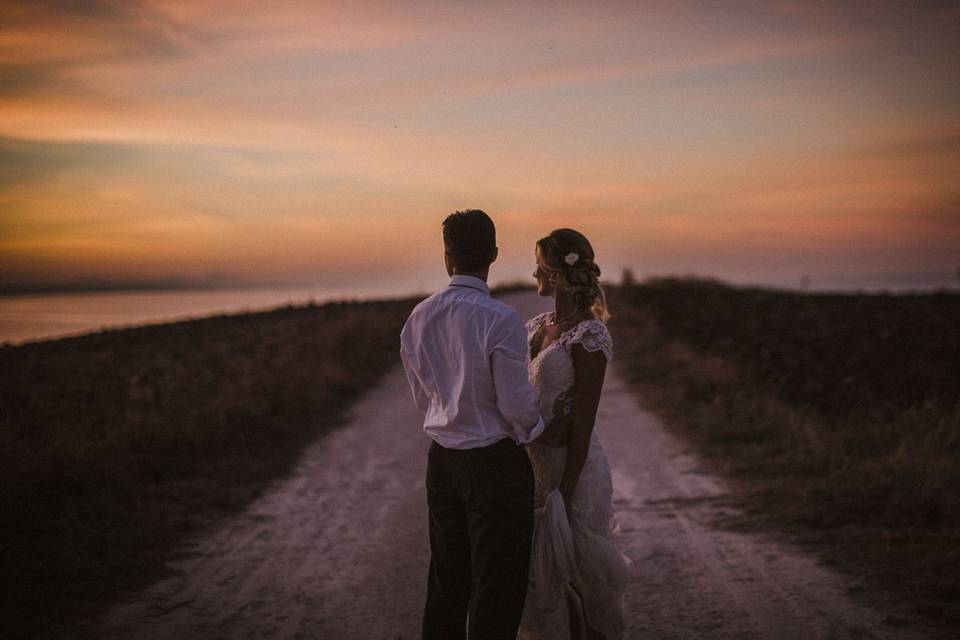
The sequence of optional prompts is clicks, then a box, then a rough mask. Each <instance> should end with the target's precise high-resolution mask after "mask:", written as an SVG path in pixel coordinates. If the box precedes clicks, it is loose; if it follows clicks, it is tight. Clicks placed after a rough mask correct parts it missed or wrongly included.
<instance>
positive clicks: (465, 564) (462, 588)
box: [423, 439, 533, 640]
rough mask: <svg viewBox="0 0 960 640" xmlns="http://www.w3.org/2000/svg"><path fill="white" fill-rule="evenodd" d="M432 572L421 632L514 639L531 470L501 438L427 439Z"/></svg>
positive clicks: (523, 585) (433, 639)
mask: <svg viewBox="0 0 960 640" xmlns="http://www.w3.org/2000/svg"><path fill="white" fill-rule="evenodd" d="M427 503H428V504H429V506H430V550H431V556H430V575H429V578H428V581H427V605H426V607H425V609H424V614H423V639H424V640H463V638H466V637H467V634H466V630H467V629H466V627H467V612H468V610H469V625H470V634H469V638H470V640H515V639H516V637H517V627H518V626H519V625H520V616H521V614H522V613H523V602H524V599H525V598H526V595H527V575H528V571H529V565H530V541H531V536H532V535H533V471H532V470H531V468H530V460H529V459H528V458H527V453H526V451H524V450H523V448H522V447H520V446H517V444H516V443H514V442H513V441H512V440H509V439H505V440H500V441H499V442H496V443H495V444H492V445H490V446H488V447H483V448H480V449H465V450H458V449H445V448H443V447H441V446H440V445H438V444H437V443H433V445H432V446H431V447H430V454H429V457H428V460H427Z"/></svg>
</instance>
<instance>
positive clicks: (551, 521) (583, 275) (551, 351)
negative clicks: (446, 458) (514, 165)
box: [517, 229, 629, 640]
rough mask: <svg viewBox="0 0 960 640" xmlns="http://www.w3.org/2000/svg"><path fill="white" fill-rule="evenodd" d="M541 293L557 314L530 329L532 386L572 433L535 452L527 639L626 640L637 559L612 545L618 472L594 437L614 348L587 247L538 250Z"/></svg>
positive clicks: (547, 241) (563, 234)
mask: <svg viewBox="0 0 960 640" xmlns="http://www.w3.org/2000/svg"><path fill="white" fill-rule="evenodd" d="M536 260H537V270H536V271H535V272H534V274H533V275H534V277H535V278H536V279H537V293H538V294H539V295H541V296H544V297H553V298H554V303H555V310H554V311H551V312H547V313H543V314H540V315H538V316H536V317H535V318H533V319H531V320H530V321H529V322H528V323H527V338H528V342H529V345H530V362H529V376H530V383H531V384H532V385H533V387H534V389H535V390H536V392H537V395H538V400H539V405H540V413H541V415H542V416H543V417H544V420H546V421H547V422H549V421H550V420H551V419H553V418H554V417H557V416H563V415H568V414H572V420H570V421H568V422H569V423H570V424H571V427H570V428H569V432H568V433H567V434H565V435H563V436H561V437H559V438H555V439H554V440H552V441H544V440H543V439H541V440H540V441H537V442H534V443H530V444H528V445H527V453H528V455H529V456H530V461H531V463H532V466H533V470H534V477H535V479H536V488H535V501H536V506H537V510H536V524H535V531H534V539H533V553H532V557H531V570H530V580H529V585H528V592H527V599H526V605H525V608H524V611H523V619H522V621H521V624H520V632H519V634H518V636H517V637H518V639H519V640H566V639H568V638H569V639H571V640H580V639H584V640H600V639H602V640H620V639H621V638H622V637H623V626H624V625H623V591H624V588H625V584H626V574H627V566H628V564H627V563H628V562H629V561H628V560H627V559H626V558H625V557H624V556H623V555H622V554H621V553H620V552H619V550H618V549H617V548H616V547H615V546H614V544H613V541H612V540H611V525H612V524H613V518H612V515H613V514H612V495H613V486H612V483H611V479H610V466H609V464H608V462H607V456H606V453H604V450H603V446H602V445H601V443H600V439H599V437H598V436H597V434H596V432H595V431H594V429H593V425H594V420H595V418H596V414H597V407H598V405H599V402H600V390H601V388H602V386H603V378H604V374H605V372H606V367H607V363H608V362H609V361H610V358H611V356H612V355H613V354H612V350H613V343H612V341H611V339H610V334H609V333H608V332H607V328H606V326H605V322H606V320H607V319H608V318H609V314H608V313H607V309H606V299H605V297H604V294H603V290H602V289H601V288H600V286H599V284H598V283H597V278H598V277H599V275H600V268H599V267H598V266H597V265H596V263H595V262H594V253H593V248H592V247H591V246H590V243H589V242H588V241H587V239H586V238H585V237H584V236H583V235H582V234H580V233H579V232H577V231H574V230H572V229H557V230H556V231H553V232H552V233H550V235H548V236H547V237H545V238H543V239H541V240H539V241H538V242H537V245H536Z"/></svg>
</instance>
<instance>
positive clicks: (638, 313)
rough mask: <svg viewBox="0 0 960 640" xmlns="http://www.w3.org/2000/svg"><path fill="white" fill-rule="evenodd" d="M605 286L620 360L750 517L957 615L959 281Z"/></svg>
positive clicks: (933, 614) (948, 618)
mask: <svg viewBox="0 0 960 640" xmlns="http://www.w3.org/2000/svg"><path fill="white" fill-rule="evenodd" d="M611 293H612V294H613V295H612V296H611V298H612V308H613V310H614V312H615V313H616V314H617V317H616V318H615V319H614V321H613V322H612V323H611V330H612V331H613V333H614V337H615V340H616V344H617V349H618V354H619V358H618V360H619V363H620V366H621V367H622V370H623V372H624V373H625V374H626V375H627V377H628V378H629V379H630V380H631V381H632V382H633V383H634V384H635V385H636V387H637V389H638V390H639V392H640V394H641V396H642V397H643V398H644V400H645V401H646V403H647V404H648V405H650V406H651V407H652V408H654V409H655V410H656V411H658V412H659V413H660V414H661V415H663V417H664V418H665V419H666V421H667V422H668V423H669V424H671V425H674V426H676V427H677V428H679V429H680V430H681V431H682V433H683V434H684V436H685V437H686V438H687V439H688V441H690V442H691V443H693V444H694V445H696V446H697V448H698V449H699V450H700V451H701V452H703V453H704V454H705V455H706V456H707V457H708V459H709V460H711V462H712V463H713V464H715V465H717V466H718V467H719V468H720V469H722V470H723V471H725V472H726V473H728V474H729V475H730V476H731V477H732V478H734V479H736V480H737V481H738V485H739V486H740V487H741V488H742V491H743V495H744V497H745V505H746V506H747V508H748V510H749V512H750V513H751V514H752V516H751V517H752V518H753V519H754V521H756V519H757V518H762V517H765V514H769V516H770V517H771V518H772V519H773V522H774V524H775V525H777V526H779V527H781V528H784V529H786V530H788V531H789V532H791V533H792V534H793V535H794V536H795V537H797V538H798V539H800V540H801V541H804V542H806V543H809V544H811V545H813V547H814V548H816V549H817V550H818V551H819V552H820V553H821V554H822V557H823V558H825V559H826V560H828V561H831V562H833V563H836V564H837V565H839V566H840V567H841V568H843V569H844V570H845V571H848V572H850V573H852V574H855V575H858V576H862V577H864V578H865V579H866V580H867V583H868V584H873V585H875V586H879V587H882V588H883V589H887V590H893V591H894V592H895V593H897V594H898V596H899V597H900V598H901V600H902V601H905V602H909V603H911V604H912V607H913V608H914V610H915V612H916V613H917V614H919V615H920V616H921V617H922V618H924V619H925V620H927V621H932V622H933V624H935V625H938V626H941V627H943V628H945V629H952V630H954V631H955V630H956V629H957V628H960V455H958V454H960V384H958V378H957V371H958V369H957V365H958V363H960V332H958V331H957V330H956V327H957V326H960V295H957V294H947V293H939V294H929V295H907V296H888V295H839V294H836V295H823V294H820V295H812V294H811V295H801V294H793V293H786V292H778V291H769V290H760V289H739V288H732V287H728V286H725V285H722V284H720V283H716V282H711V281H699V280H657V281H651V282H647V283H643V284H640V285H633V286H626V287H621V288H619V289H617V290H615V291H613V292H611Z"/></svg>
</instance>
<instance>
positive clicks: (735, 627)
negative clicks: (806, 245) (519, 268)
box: [103, 294, 918, 640]
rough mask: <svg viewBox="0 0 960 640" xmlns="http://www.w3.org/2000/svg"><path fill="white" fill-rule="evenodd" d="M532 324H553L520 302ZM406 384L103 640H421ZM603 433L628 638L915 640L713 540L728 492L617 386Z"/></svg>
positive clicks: (828, 589) (394, 381) (119, 610)
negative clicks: (625, 569) (623, 566)
mask: <svg viewBox="0 0 960 640" xmlns="http://www.w3.org/2000/svg"><path fill="white" fill-rule="evenodd" d="M508 301H509V302H510V303H511V304H514V306H516V307H517V308H518V310H519V311H520V313H521V316H522V317H524V318H527V317H530V316H532V315H533V314H534V313H535V312H538V311H540V310H542V309H543V308H544V307H543V301H541V300H538V299H536V298H535V297H534V296H531V295H529V294H521V295H519V296H512V297H510V298H508ZM420 421H421V416H420V414H419V413H418V412H417V411H416V409H415V408H414V407H413V404H412V401H411V399H410V397H409V391H408V389H407V386H406V380H405V379H404V377H403V373H402V371H401V370H400V369H399V368H397V369H395V370H393V371H391V372H390V373H389V374H388V375H387V376H386V377H385V378H384V380H383V382H382V383H381V384H380V386H379V387H377V388H376V389H374V390H372V391H371V392H370V393H369V394H368V395H367V396H365V397H364V398H363V399H362V400H361V401H360V402H358V403H357V405H356V406H355V407H354V409H353V411H352V415H351V423H350V424H349V425H347V426H345V427H344V428H342V429H339V430H337V431H335V432H334V433H332V434H329V435H327V436H326V437H324V438H322V439H321V440H319V441H318V442H316V443H315V444H313V445H312V446H310V447H309V448H307V449H306V450H305V451H304V453H303V457H302V459H301V461H300V463H299V465H298V466H297V468H296V469H295V471H294V472H293V473H292V474H291V476H290V477H289V478H287V479H286V480H284V481H282V482H279V483H277V485H276V486H275V487H274V488H273V489H272V490H271V491H269V492H268V493H266V494H265V495H264V496H263V497H261V498H260V499H259V500H257V501H256V502H255V503H254V504H252V505H251V506H250V507H249V508H248V509H247V510H246V511H245V512H244V513H242V514H240V515H238V516H236V517H234V518H232V519H230V520H229V521H227V522H225V523H223V524H222V525H221V526H220V527H219V528H218V529H216V530H214V531H212V532H209V533H208V534H207V535H206V537H204V538H202V539H200V540H197V541H196V542H194V543H193V544H191V545H189V546H188V548H186V549H185V550H184V552H183V554H182V555H181V558H180V559H179V560H177V561H176V562H174V563H173V564H172V566H171V569H172V574H173V577H171V578H168V579H165V580H163V581H161V582H159V583H157V584H155V585H154V586H152V587H151V588H149V589H147V590H145V591H143V592H140V593H138V594H134V595H132V596H131V597H130V598H129V599H128V600H127V601H125V602H123V603H121V604H118V605H117V606H115V607H114V608H113V609H112V610H111V611H110V612H109V613H108V615H107V616H106V619H105V621H104V626H103V636H104V637H108V638H142V639H160V638H170V639H177V640H184V639H187V638H231V639H233V638H320V639H325V640H381V639H382V640H399V639H405V640H412V639H414V638H418V637H419V620H420V611H421V607H422V604H423V589H424V585H425V580H426V566H427V558H428V548H427V535H426V506H425V494H424V487H423V474H424V467H425V459H426V450H427V446H428V440H427V438H426V436H424V435H423V433H422V431H421V430H420V424H421V422H420ZM597 424H598V430H599V433H600V436H601V438H602V440H603V442H604V444H605V447H606V449H607V452H608V455H609V456H610V460H611V464H612V467H613V470H614V486H615V501H616V508H617V513H618V518H619V521H620V525H621V531H620V532H619V534H618V537H617V541H618V544H619V545H620V547H621V549H622V550H623V551H624V553H626V554H627V555H628V556H629V557H630V558H632V559H633V561H634V570H633V577H632V579H631V582H630V586H629V589H628V592H627V597H626V611H627V620H628V628H627V638H630V639H633V638H637V639H639V638H655V639H662V640H667V639H672V638H718V639H748V638H776V639H777V640H787V639H791V638H797V639H801V638H803V639H811V638H838V639H839V638H898V639H899V638H912V637H918V636H914V635H910V634H909V633H907V632H905V631H904V630H902V629H900V630H895V629H891V628H890V627H888V626H887V625H885V624H884V622H883V620H884V617H885V616H884V614H883V613H882V612H878V611H873V610H870V609H867V608H864V607H862V606H860V605H858V604H856V603H854V602H852V601H851V600H850V598H849V597H848V596H847V595H846V589H847V585H846V584H845V583H844V581H843V579H841V578H840V577H839V576H837V575H835V574H833V573H831V572H829V571H827V570H825V569H823V568H821V567H819V566H818V565H817V564H816V563H815V562H814V561H812V560H811V559H810V558H808V557H805V556H804V555H803V554H801V553H799V552H797V551H796V550H794V549H791V548H789V547H787V546H785V545H783V544H782V543H776V542H774V541H772V540H768V539H766V538H765V537H764V536H761V535H756V534H749V535H748V534H741V533H733V532H727V531H719V530H716V529H715V528H712V527H711V526H709V524H708V523H709V522H710V521H711V519H712V518H713V517H714V516H716V515H718V514H722V513H723V512H724V510H726V511H727V512H729V511H730V508H729V507H726V506H724V500H723V497H724V495H725V493H726V492H725V489H724V488H723V485H722V483H721V482H720V481H719V480H717V479H715V478H712V477H709V476H707V475H704V474H702V473H700V472H699V471H698V468H697V462H696V460H695V459H693V458H691V457H690V456H689V455H687V454H686V453H685V451H684V448H683V446H682V445H681V444H680V443H679V442H678V441H677V440H676V438H674V437H673V436H672V435H670V434H669V433H668V432H667V431H666V430H665V429H664V428H663V426H662V425H661V424H660V423H659V422H658V420H657V419H656V418H655V417H653V416H652V415H651V414H649V413H647V412H646V411H644V410H643V409H642V408H640V407H639V406H638V405H637V403H636V401H635V400H634V398H633V396H632V395H631V394H629V393H628V392H627V390H626V388H625V386H624V384H623V382H622V380H621V379H620V378H619V376H617V375H616V373H615V372H611V374H610V375H609V376H608V378H607V382H606V384H605V387H604V393H603V398H602V400H601V403H600V415H599V417H598V421H597Z"/></svg>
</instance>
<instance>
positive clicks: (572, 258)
mask: <svg viewBox="0 0 960 640" xmlns="http://www.w3.org/2000/svg"><path fill="white" fill-rule="evenodd" d="M579 259H580V256H578V255H577V254H575V253H568V254H567V255H565V256H564V257H563V261H564V262H566V263H567V264H568V265H570V266H571V267H572V266H573V265H575V264H577V260H579Z"/></svg>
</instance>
